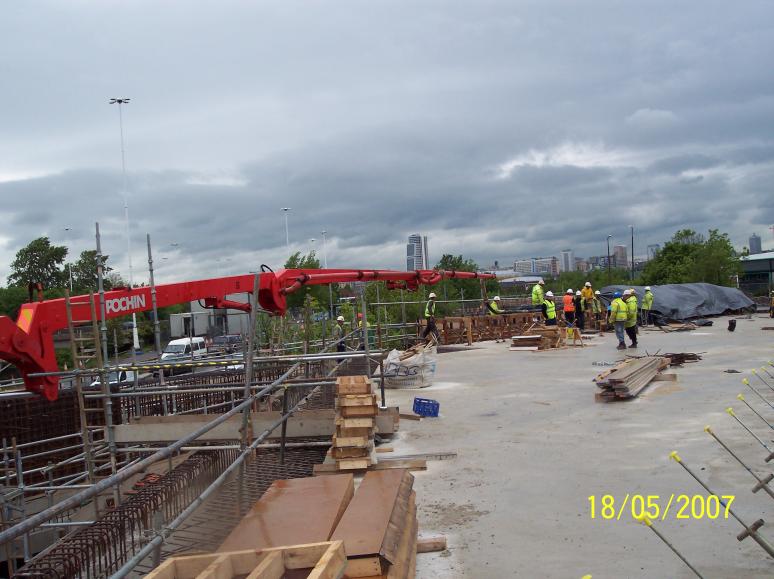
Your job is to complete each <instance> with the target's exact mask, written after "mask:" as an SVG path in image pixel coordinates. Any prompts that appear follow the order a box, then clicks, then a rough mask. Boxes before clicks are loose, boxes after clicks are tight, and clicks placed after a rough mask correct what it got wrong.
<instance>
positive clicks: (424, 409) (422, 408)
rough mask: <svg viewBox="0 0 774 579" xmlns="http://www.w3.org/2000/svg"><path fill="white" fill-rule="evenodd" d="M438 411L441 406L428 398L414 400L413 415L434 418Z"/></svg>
mask: <svg viewBox="0 0 774 579" xmlns="http://www.w3.org/2000/svg"><path fill="white" fill-rule="evenodd" d="M440 409H441V405H440V404H439V403H438V401H436V400H430V399H429V398H414V414H418V415H419V416H429V417H432V418H435V417H437V416H438V411H439V410H440Z"/></svg>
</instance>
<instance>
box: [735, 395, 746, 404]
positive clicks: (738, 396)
mask: <svg viewBox="0 0 774 579" xmlns="http://www.w3.org/2000/svg"><path fill="white" fill-rule="evenodd" d="M736 399H737V400H741V401H742V402H744V396H742V395H741V394H737V395H736Z"/></svg>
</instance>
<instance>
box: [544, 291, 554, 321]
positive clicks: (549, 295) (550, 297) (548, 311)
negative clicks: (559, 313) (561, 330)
mask: <svg viewBox="0 0 774 579" xmlns="http://www.w3.org/2000/svg"><path fill="white" fill-rule="evenodd" d="M541 308H542V310H543V318H544V319H545V321H546V326H555V325H556V304H555V303H554V293H553V292H550V291H549V292H546V295H545V297H544V298H543V303H542V305H541Z"/></svg>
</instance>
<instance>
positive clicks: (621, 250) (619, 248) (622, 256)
mask: <svg viewBox="0 0 774 579" xmlns="http://www.w3.org/2000/svg"><path fill="white" fill-rule="evenodd" d="M627 255H628V254H627V252H626V246H625V245H616V246H615V247H614V248H613V264H612V265H614V266H615V267H629V258H628V257H627Z"/></svg>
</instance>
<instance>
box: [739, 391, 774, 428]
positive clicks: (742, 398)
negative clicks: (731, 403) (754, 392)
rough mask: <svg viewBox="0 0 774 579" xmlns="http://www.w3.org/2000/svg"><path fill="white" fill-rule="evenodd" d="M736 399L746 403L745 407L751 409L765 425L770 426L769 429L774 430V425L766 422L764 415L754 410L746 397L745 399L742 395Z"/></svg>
mask: <svg viewBox="0 0 774 579" xmlns="http://www.w3.org/2000/svg"><path fill="white" fill-rule="evenodd" d="M736 398H737V400H741V401H742V402H744V403H745V405H746V406H747V408H749V409H750V410H752V411H753V412H754V413H755V415H756V416H757V417H758V418H760V419H761V420H763V421H764V422H765V423H766V424H767V425H768V427H769V428H771V429H772V430H774V425H772V424H771V422H769V421H768V420H766V419H765V418H764V417H763V415H762V414H761V413H760V412H758V411H757V410H755V408H753V407H752V406H750V403H749V402H747V400H746V399H745V397H744V396H742V395H741V394H737V396H736Z"/></svg>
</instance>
